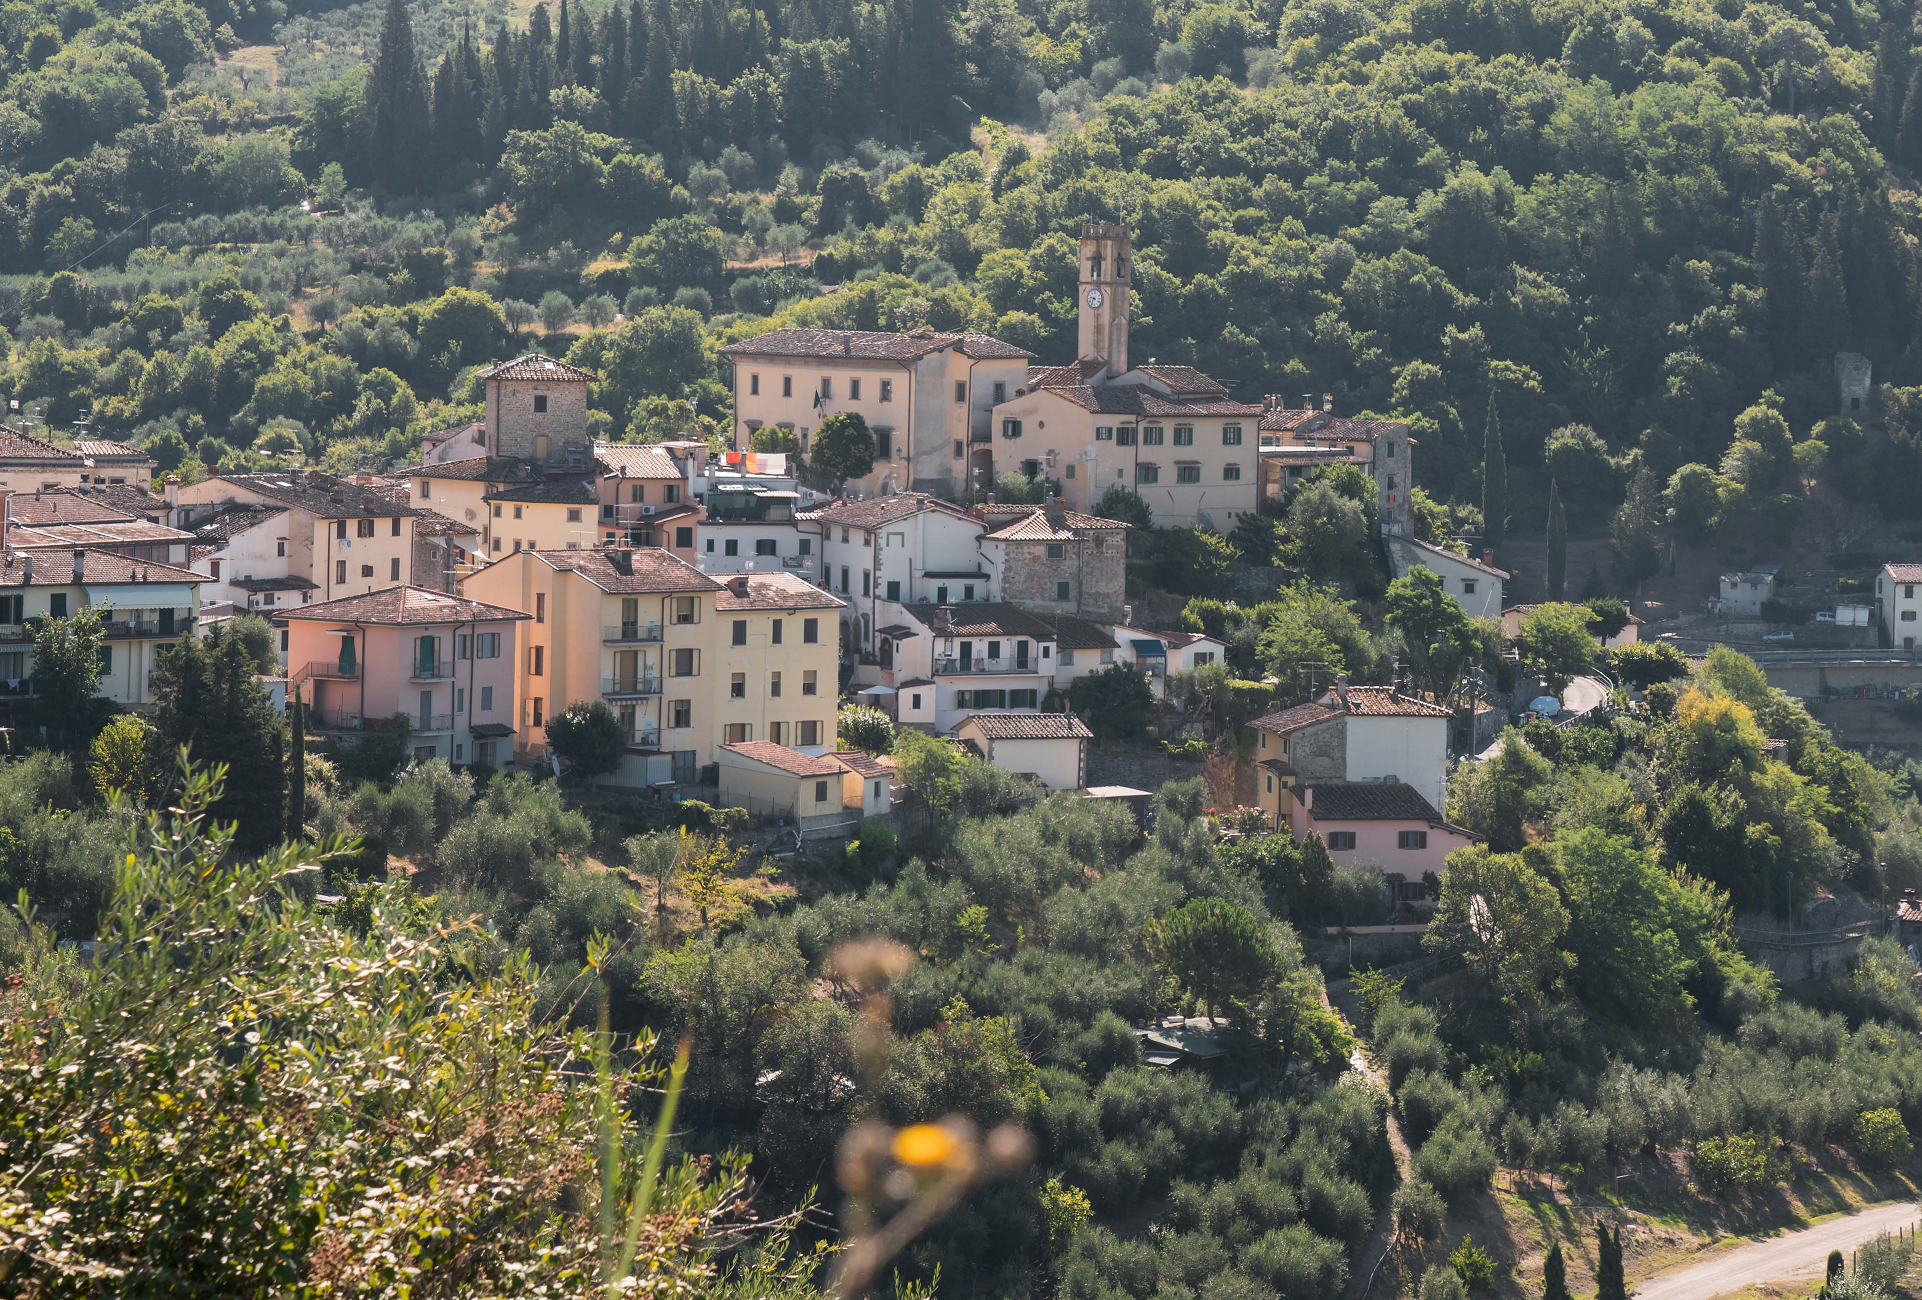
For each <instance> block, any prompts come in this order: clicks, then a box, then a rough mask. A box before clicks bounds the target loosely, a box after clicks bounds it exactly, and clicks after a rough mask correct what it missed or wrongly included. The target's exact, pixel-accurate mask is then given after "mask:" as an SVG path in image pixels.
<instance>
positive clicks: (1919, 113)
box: [1893, 65, 1922, 171]
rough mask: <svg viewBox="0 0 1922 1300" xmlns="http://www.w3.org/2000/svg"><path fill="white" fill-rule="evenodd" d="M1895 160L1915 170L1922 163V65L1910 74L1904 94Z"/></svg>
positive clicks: (1896, 139) (1897, 130)
mask: <svg viewBox="0 0 1922 1300" xmlns="http://www.w3.org/2000/svg"><path fill="white" fill-rule="evenodd" d="M1893 161H1894V162H1896V163H1899V164H1900V165H1902V166H1904V167H1907V168H1908V169H1909V170H1910V171H1915V170H1917V168H1918V164H1922V65H1917V67H1916V68H1915V70H1914V71H1913V72H1911V73H1910V74H1909V86H1908V89H1907V90H1906V91H1905V92H1904V93H1903V95H1902V124H1901V126H1899V127H1898V128H1897V129H1896V137H1895V157H1894V159H1893Z"/></svg>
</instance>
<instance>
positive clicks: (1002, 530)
mask: <svg viewBox="0 0 1922 1300" xmlns="http://www.w3.org/2000/svg"><path fill="white" fill-rule="evenodd" d="M981 517H982V521H983V523H984V524H985V526H986V527H988V528H989V529H991V530H992V531H991V532H989V533H987V534H986V535H985V539H986V540H990V541H997V542H1071V541H1074V540H1075V539H1076V537H1077V536H1078V534H1080V533H1084V532H1094V531H1100V532H1119V531H1122V530H1124V529H1127V528H1129V527H1131V525H1129V524H1126V523H1124V522H1122V521H1121V520H1119V519H1103V518H1101V517H1100V516H1099V515H1084V514H1081V513H1080V512H1078V511H1074V510H1063V509H1060V508H1059V507H1056V508H1055V510H1054V512H1053V513H1052V514H1050V513H1049V509H1048V507H1047V506H1018V507H1015V508H1014V509H1009V508H1008V507H1005V506H988V507H985V508H984V509H983V510H982V512H981Z"/></svg>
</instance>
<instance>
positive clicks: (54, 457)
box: [0, 424, 86, 469]
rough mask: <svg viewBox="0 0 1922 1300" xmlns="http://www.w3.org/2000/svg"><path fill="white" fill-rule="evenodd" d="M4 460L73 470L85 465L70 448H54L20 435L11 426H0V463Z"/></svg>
mask: <svg viewBox="0 0 1922 1300" xmlns="http://www.w3.org/2000/svg"><path fill="white" fill-rule="evenodd" d="M5 460H30V461H35V462H38V463H40V464H44V465H49V466H52V465H59V466H62V467H69V466H70V467H72V468H74V469H79V468H80V467H81V466H82V465H84V464H85V463H86V462H85V461H83V460H82V459H81V456H80V453H79V452H77V451H74V450H73V449H72V448H70V447H56V446H54V445H53V444H52V443H50V442H47V441H44V440H43V439H40V438H35V437H33V436H31V435H30V434H25V433H22V432H21V431H20V430H18V429H16V428H14V427H13V426H11V425H6V424H0V461H5Z"/></svg>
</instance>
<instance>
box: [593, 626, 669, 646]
mask: <svg viewBox="0 0 1922 1300" xmlns="http://www.w3.org/2000/svg"><path fill="white" fill-rule="evenodd" d="M660 639H661V625H660V624H659V623H658V622H651V623H639V622H636V623H622V624H620V625H619V626H617V627H603V628H602V629H601V641H602V643H603V644H606V645H639V644H641V643H642V642H647V641H659V640H660Z"/></svg>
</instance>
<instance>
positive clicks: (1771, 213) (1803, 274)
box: [1754, 194, 1809, 368]
mask: <svg viewBox="0 0 1922 1300" xmlns="http://www.w3.org/2000/svg"><path fill="white" fill-rule="evenodd" d="M1800 224H1801V223H1800V222H1798V221H1797V220H1795V214H1794V212H1793V211H1792V210H1791V211H1784V209H1783V205H1782V204H1780V203H1777V202H1776V200H1775V196H1774V195H1773V194H1770V195H1767V196H1766V197H1764V198H1763V200H1762V210H1761V212H1760V213H1759V214H1758V215H1757V217H1756V221H1755V246H1754V260H1755V269H1756V273H1757V274H1758V276H1759V277H1760V278H1761V281H1762V290H1763V293H1764V295H1765V297H1766V306H1767V309H1768V339H1769V352H1770V354H1771V355H1772V356H1773V357H1774V358H1775V364H1776V365H1778V366H1781V367H1784V368H1788V367H1792V366H1796V365H1797V364H1799V363H1800V362H1801V361H1802V360H1803V359H1804V352H1805V347H1804V344H1803V340H1804V338H1805V337H1806V334H1805V332H1804V329H1803V324H1804V318H1805V316H1806V313H1807V311H1808V302H1809V287H1808V271H1807V269H1806V264H1805V263H1804V262H1803V260H1802V239H1801V232H1800V230H1799V229H1798V227H1799V226H1800Z"/></svg>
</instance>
